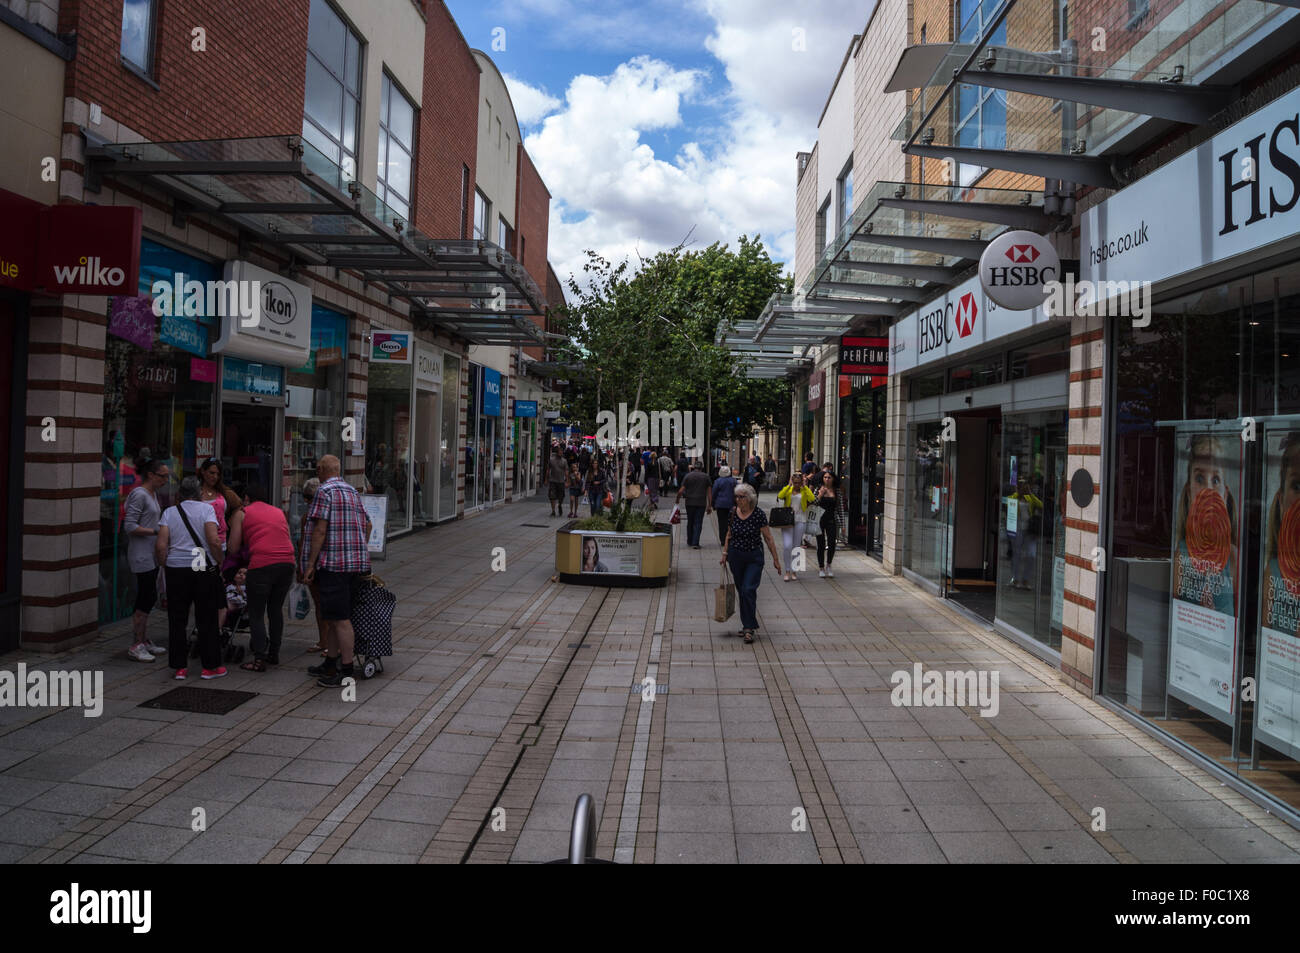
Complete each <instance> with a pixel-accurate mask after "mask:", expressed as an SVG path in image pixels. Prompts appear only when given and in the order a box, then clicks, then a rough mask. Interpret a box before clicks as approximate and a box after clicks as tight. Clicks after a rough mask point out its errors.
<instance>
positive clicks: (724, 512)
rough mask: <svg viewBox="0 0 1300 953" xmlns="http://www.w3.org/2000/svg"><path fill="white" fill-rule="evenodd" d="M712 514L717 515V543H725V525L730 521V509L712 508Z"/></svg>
mask: <svg viewBox="0 0 1300 953" xmlns="http://www.w3.org/2000/svg"><path fill="white" fill-rule="evenodd" d="M713 512H715V513H717V514H718V542H719V543H725V542H726V541H727V523H728V522H729V521H730V520H731V509H730V508H724V509H718V508H717V507H714V509H713Z"/></svg>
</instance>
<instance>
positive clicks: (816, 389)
mask: <svg viewBox="0 0 1300 953" xmlns="http://www.w3.org/2000/svg"><path fill="white" fill-rule="evenodd" d="M825 391H826V372H825V371H824V370H821V371H818V372H817V373H816V374H814V375H813V376H812V380H810V381H809V382H808V409H809V410H819V409H820V408H821V405H822V398H823V397H824V396H825Z"/></svg>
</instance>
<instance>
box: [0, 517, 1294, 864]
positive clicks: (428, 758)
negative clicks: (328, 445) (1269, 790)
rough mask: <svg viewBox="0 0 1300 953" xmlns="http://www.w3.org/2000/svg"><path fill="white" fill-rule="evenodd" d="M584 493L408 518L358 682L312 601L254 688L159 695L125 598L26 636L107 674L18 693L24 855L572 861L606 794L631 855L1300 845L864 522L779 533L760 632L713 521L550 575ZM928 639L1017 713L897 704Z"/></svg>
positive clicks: (16, 751) (1281, 857)
mask: <svg viewBox="0 0 1300 953" xmlns="http://www.w3.org/2000/svg"><path fill="white" fill-rule="evenodd" d="M560 523H561V521H560V520H552V519H550V518H549V516H548V508H547V506H546V503H545V502H544V501H541V500H529V501H525V502H521V503H514V504H511V505H507V506H504V507H500V508H498V509H496V510H494V511H492V512H489V513H486V514H481V515H477V516H473V517H471V518H469V519H466V520H462V521H458V522H455V523H451V524H447V525H445V526H440V527H436V528H433V529H430V530H426V531H423V532H419V533H415V534H411V535H409V536H407V537H405V538H402V539H398V540H395V541H393V542H391V543H390V546H389V553H388V558H387V559H386V560H385V561H382V562H376V571H377V572H378V573H379V574H380V575H381V576H382V577H383V578H384V580H385V582H386V583H387V584H388V586H389V587H390V588H391V589H392V590H393V591H394V592H395V593H396V594H397V596H398V606H397V614H396V617H395V619H394V641H395V655H394V656H393V657H392V658H391V659H388V660H386V672H385V673H384V674H383V675H381V676H379V677H378V678H375V679H371V680H368V681H360V682H358V684H357V686H356V699H355V701H349V700H344V699H343V697H342V695H341V692H339V691H338V690H326V689H321V688H318V687H317V686H316V684H315V681H314V680H312V679H310V678H308V677H306V675H305V672H304V669H305V668H306V666H307V665H308V664H311V663H312V662H313V661H314V656H312V655H310V654H309V653H308V652H307V649H308V646H309V645H310V644H311V643H312V642H313V641H314V637H315V630H314V627H310V628H309V626H308V625H307V624H304V623H299V622H290V623H289V624H288V626H287V629H286V644H285V647H284V651H283V652H282V656H281V657H282V659H283V664H282V665H281V666H279V667H278V668H277V669H273V670H271V671H269V672H267V673H265V674H255V673H249V672H242V671H239V670H238V669H237V668H232V669H231V674H230V676H229V677H228V678H226V679H224V680H222V681H220V682H216V683H213V684H212V685H211V686H210V687H211V688H218V689H236V690H245V691H252V692H256V693H257V695H256V697H254V698H253V699H252V700H250V701H248V702H246V703H245V704H243V705H241V706H239V707H238V708H236V709H234V710H233V711H232V712H230V713H229V714H227V715H210V714H186V713H182V712H171V711H159V710H153V709H147V708H140V707H138V706H139V705H140V703H141V702H143V701H145V700H147V699H150V698H152V697H154V696H156V695H159V694H162V693H163V692H166V691H168V690H170V689H171V688H173V687H175V686H176V683H175V682H174V681H172V680H170V679H169V678H168V677H167V676H168V674H169V673H168V672H167V671H166V670H165V669H164V668H163V661H162V660H159V661H158V662H156V663H154V664H153V665H144V664H141V663H138V662H133V661H131V660H129V659H128V658H127V657H126V651H125V650H126V648H127V645H128V644H129V641H130V637H129V634H128V632H127V630H126V629H125V628H124V627H123V626H122V625H121V624H118V625H115V626H113V627H111V628H109V629H106V630H104V631H103V632H101V634H100V636H99V638H98V639H97V640H96V641H95V642H93V643H92V644H90V645H87V646H84V647H82V648H79V649H76V650H72V651H69V652H65V653H63V654H61V655H59V656H55V657H49V656H37V655H35V654H32V653H12V654H10V655H7V656H4V657H3V658H0V666H3V667H5V668H11V669H12V668H13V667H14V666H15V665H16V663H18V662H19V661H23V662H26V663H27V664H28V666H29V667H31V666H40V667H42V668H50V669H75V670H97V671H102V672H103V673H104V683H105V696H106V700H105V703H104V711H103V714H102V716H100V717H99V718H86V717H84V715H83V713H82V711H81V710H79V709H78V710H70V709H65V710H59V709H28V708H0V862H4V863H15V862H21V863H57V862H67V861H76V862H85V863H91V862H96V863H128V862H147V863H159V862H173V863H205V862H226V863H312V864H317V863H349V862H350V863H415V862H440V863H442V862H445V863H459V862H469V863H495V862H538V861H549V860H555V859H558V858H561V857H564V856H565V855H566V853H567V831H568V829H569V826H570V823H571V820H572V812H573V805H574V801H575V799H576V798H577V797H578V795H580V794H582V793H589V794H591V795H592V797H593V799H594V801H595V805H596V810H597V816H598V818H599V824H598V834H597V851H596V852H597V856H599V857H601V858H603V859H608V860H617V861H619V862H625V863H631V862H635V863H652V862H654V863H736V862H740V863H769V862H779V863H817V862H822V863H863V862H865V863H946V862H950V863H988V862H998V863H1111V864H1113V863H1143V862H1210V863H1219V862H1227V863H1237V862H1257V863H1295V862H1296V861H1297V860H1300V852H1298V850H1300V832H1297V831H1296V830H1295V829H1293V828H1291V827H1290V826H1288V825H1287V824H1285V823H1284V822H1282V821H1280V820H1278V819H1277V818H1275V817H1273V816H1271V815H1269V814H1267V813H1266V812H1265V811H1264V810H1263V809H1261V808H1259V807H1258V806H1256V805H1254V804H1253V803H1251V802H1250V801H1249V800H1248V799H1246V798H1245V797H1243V796H1241V795H1239V794H1237V793H1235V792H1233V791H1230V790H1229V789H1228V788H1227V787H1226V786H1224V785H1222V784H1220V783H1219V782H1218V781H1217V780H1215V779H1213V778H1211V777H1210V776H1209V775H1208V774H1207V773H1206V772H1204V771H1203V770H1201V769H1200V768H1198V767H1196V766H1195V765H1193V764H1191V763H1190V762H1188V761H1187V760H1185V759H1184V758H1182V757H1181V756H1180V755H1178V754H1176V753H1174V752H1173V751H1172V750H1170V749H1168V748H1166V747H1165V746H1164V745H1162V744H1160V743H1159V742H1157V741H1155V740H1154V739H1152V738H1150V737H1148V736H1147V735H1145V734H1144V733H1142V732H1141V731H1139V730H1138V729H1136V728H1134V727H1133V726H1131V725H1129V724H1128V723H1127V722H1125V721H1124V720H1123V719H1121V718H1119V717H1118V716H1116V715H1114V714H1113V713H1111V712H1108V711H1106V710H1105V709H1103V708H1102V707H1101V706H1100V705H1097V704H1095V703H1094V702H1092V701H1091V700H1089V699H1087V698H1085V697H1083V696H1082V695H1079V694H1078V693H1076V692H1074V691H1072V690H1071V689H1069V688H1067V687H1065V686H1063V685H1062V684H1061V681H1060V678H1059V674H1058V673H1057V672H1056V671H1054V670H1053V669H1052V668H1050V667H1049V666H1047V665H1046V664H1044V663H1042V662H1040V661H1039V660H1037V659H1036V658H1034V657H1033V656H1031V655H1029V654H1028V653H1026V652H1024V651H1023V650H1021V649H1020V648H1018V647H1017V646H1015V645H1013V644H1011V643H1010V642H1007V641H1006V640H1004V639H1001V638H1000V637H998V636H996V635H994V634H993V633H991V632H989V631H987V630H984V629H982V628H980V627H979V626H976V625H973V624H972V623H970V622H969V621H967V620H966V619H965V618H964V617H962V616H960V615H959V614H957V613H955V612H954V611H952V610H951V609H950V608H949V607H947V606H945V605H944V604H943V603H942V602H941V601H940V600H937V599H934V598H932V597H930V596H928V595H926V594H924V593H922V592H920V591H919V590H918V589H917V588H916V587H914V586H912V585H911V584H910V583H907V582H906V581H904V580H902V579H901V578H897V577H890V576H887V575H885V574H884V573H883V571H882V570H881V568H880V566H879V564H877V563H875V562H874V561H872V560H870V559H868V558H867V557H865V556H863V555H861V554H859V553H855V552H852V551H847V552H845V551H842V552H841V553H839V554H838V555H837V558H836V562H835V569H836V576H835V578H834V579H821V578H818V577H817V576H816V575H815V573H805V574H803V575H801V577H800V578H799V580H798V581H795V582H782V581H781V579H780V577H779V576H778V575H776V574H775V573H774V572H772V569H771V566H770V563H769V565H768V569H767V572H766V575H765V576H764V579H763V583H762V586H761V588H760V590H759V615H760V622H761V629H760V637H759V639H758V641H757V642H756V643H755V644H754V645H752V646H747V645H745V644H744V643H743V642H742V641H741V640H740V639H739V638H736V637H735V630H736V628H737V627H738V622H737V621H736V619H735V618H733V619H732V620H731V621H730V622H728V623H717V622H714V621H712V618H711V615H712V604H713V601H712V587H713V586H715V585H716V584H717V581H718V574H719V566H718V553H719V548H718V542H717V535H716V528H715V527H716V524H715V523H714V522H713V521H706V523H705V536H704V540H703V542H704V548H703V549H701V550H692V549H689V548H687V547H685V546H684V545H681V543H682V542H683V541H684V538H679V539H678V540H677V545H675V547H674V562H675V568H674V575H673V579H672V583H671V585H670V586H668V587H667V588H663V589H603V588H594V587H593V588H589V587H584V586H567V585H563V584H560V583H558V582H554V581H552V574H553V573H554V555H553V546H552V533H553V531H554V528H555V527H556V526H557V525H560ZM497 545H500V546H504V547H505V548H506V552H507V568H506V570H505V571H504V572H493V571H492V570H491V561H492V548H493V547H494V546H497ZM810 562H811V560H810ZM151 635H152V637H153V638H154V639H155V641H165V636H166V633H165V622H164V619H163V616H162V614H161V613H155V614H154V618H153V620H152V624H151ZM918 662H919V663H922V664H923V665H924V667H925V668H926V669H927V670H930V669H934V670H940V671H948V670H954V671H966V670H975V671H980V670H982V671H987V672H993V671H996V672H997V673H998V675H999V687H1000V698H999V702H1000V705H999V711H998V713H997V715H996V716H994V717H987V718H986V717H982V716H981V715H980V713H979V711H978V709H977V708H976V707H973V706H967V707H962V708H955V707H950V708H928V707H914V708H913V707H895V706H894V705H893V704H892V702H891V699H890V692H891V689H892V685H891V683H890V676H891V674H892V673H894V672H896V671H899V670H911V668H912V666H913V664H914V663H918ZM647 677H649V678H652V679H654V683H653V687H654V691H653V692H645V686H646V683H645V682H644V680H645V679H646V678H647ZM190 684H192V685H197V684H200V683H198V682H196V681H192V682H191V683H190ZM204 687H209V686H207V685H204ZM643 692H644V694H643ZM647 697H648V698H650V699H651V700H649V701H647V700H645V699H646V698H647ZM1098 807H1101V808H1103V809H1104V810H1105V814H1106V829H1105V830H1104V831H1095V830H1093V810H1094V809H1095V808H1098ZM196 819H201V820H202V824H201V825H200V824H199V823H198V820H196ZM200 826H201V827H202V829H201V830H196V829H195V828H196V827H200Z"/></svg>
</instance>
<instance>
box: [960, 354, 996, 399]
mask: <svg viewBox="0 0 1300 953" xmlns="http://www.w3.org/2000/svg"><path fill="white" fill-rule="evenodd" d="M1003 363H1004V362H1003V356H1002V355H1001V354H995V355H993V356H991V357H986V358H983V359H982V360H975V361H973V362H971V363H969V364H965V365H962V366H960V367H954V368H950V369H949V371H948V391H949V392H950V393H951V392H959V391H964V390H974V389H975V388H977V387H988V386H990V385H992V384H1001V383H1002V371H1003Z"/></svg>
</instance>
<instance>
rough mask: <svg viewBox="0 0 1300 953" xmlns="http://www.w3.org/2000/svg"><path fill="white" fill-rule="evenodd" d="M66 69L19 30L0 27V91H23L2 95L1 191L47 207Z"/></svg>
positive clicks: (54, 189)
mask: <svg viewBox="0 0 1300 953" xmlns="http://www.w3.org/2000/svg"><path fill="white" fill-rule="evenodd" d="M64 65H65V64H64V62H63V60H61V59H59V58H58V57H57V56H55V55H54V54H53V53H51V52H50V51H49V50H46V49H44V48H43V47H41V46H39V45H37V44H36V43H34V42H32V41H31V40H29V39H28V38H27V37H25V36H23V35H22V34H21V33H19V32H18V31H17V30H13V29H10V28H9V27H4V28H3V29H0V89H4V90H22V95H21V96H0V129H3V130H4V135H2V136H0V189H5V190H7V191H9V192H16V193H18V194H19V195H24V196H26V197H27V198H30V199H35V200H36V201H38V202H42V203H44V204H46V205H53V204H54V203H55V202H56V201H57V200H58V190H59V186H58V162H59V131H60V120H61V118H62V116H63V70H64ZM46 159H50V160H52V162H50V163H47V164H46V165H45V166H43V165H42V163H44V161H45V160H46ZM43 168H48V169H49V170H50V175H49V176H48V177H45V178H43V177H42V171H43Z"/></svg>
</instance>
